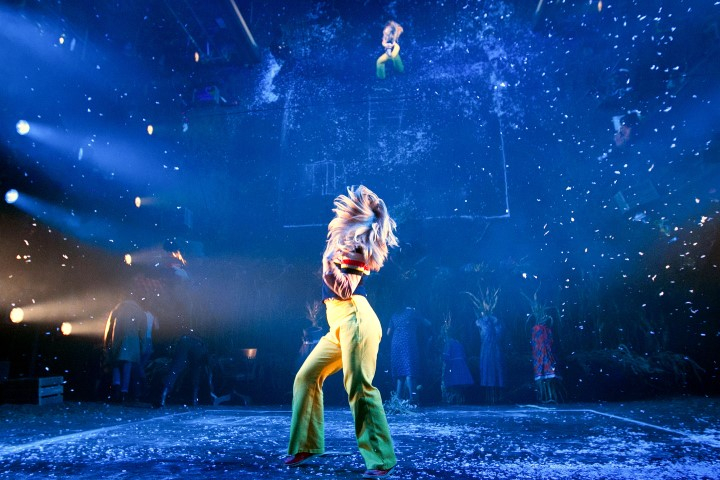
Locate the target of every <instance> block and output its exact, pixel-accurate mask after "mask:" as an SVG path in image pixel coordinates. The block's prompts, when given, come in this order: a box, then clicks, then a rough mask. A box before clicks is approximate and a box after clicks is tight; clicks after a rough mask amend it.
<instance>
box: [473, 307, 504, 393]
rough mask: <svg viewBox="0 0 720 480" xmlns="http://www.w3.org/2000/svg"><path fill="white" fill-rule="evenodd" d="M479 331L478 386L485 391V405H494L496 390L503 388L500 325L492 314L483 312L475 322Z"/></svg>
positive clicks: (501, 329)
mask: <svg viewBox="0 0 720 480" xmlns="http://www.w3.org/2000/svg"><path fill="white" fill-rule="evenodd" d="M475 325H477V327H478V328H479V330H480V386H481V387H483V388H484V389H485V400H486V401H487V403H495V402H496V401H497V399H498V389H500V388H502V387H504V386H505V382H504V378H503V356H502V344H501V339H502V331H503V328H502V323H500V320H498V318H497V317H496V316H495V315H493V314H492V311H489V312H484V313H483V315H481V316H480V318H478V319H477V320H476V321H475Z"/></svg>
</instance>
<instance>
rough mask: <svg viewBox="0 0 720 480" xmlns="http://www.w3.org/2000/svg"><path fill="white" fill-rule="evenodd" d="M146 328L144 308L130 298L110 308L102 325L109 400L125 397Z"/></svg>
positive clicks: (128, 390) (136, 367)
mask: <svg viewBox="0 0 720 480" xmlns="http://www.w3.org/2000/svg"><path fill="white" fill-rule="evenodd" d="M146 328H147V316H146V314H145V311H144V310H143V309H142V308H141V307H140V305H138V304H137V303H136V302H135V301H134V300H125V301H123V302H120V303H119V304H118V305H117V306H116V307H115V308H114V309H113V310H112V312H110V316H109V317H108V320H107V323H106V325H105V359H106V361H107V363H108V365H109V366H110V368H111V369H112V390H113V392H112V394H113V400H116V401H121V402H124V401H126V400H127V399H128V395H129V392H130V380H131V376H132V372H133V370H134V371H136V372H137V371H138V369H139V368H140V359H141V355H142V351H143V343H144V339H145V330H146ZM134 393H135V394H137V392H134Z"/></svg>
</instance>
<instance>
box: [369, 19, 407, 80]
mask: <svg viewBox="0 0 720 480" xmlns="http://www.w3.org/2000/svg"><path fill="white" fill-rule="evenodd" d="M402 33H403V28H402V27H401V26H400V25H399V24H398V23H397V22H395V21H393V20H390V21H389V22H388V23H387V24H386V25H385V28H383V37H382V46H383V48H384V49H385V52H383V54H382V55H380V57H378V59H377V62H375V67H376V69H375V70H376V73H377V77H378V78H379V79H384V78H385V62H387V61H388V60H392V63H393V67H394V68H395V70H396V71H397V72H399V73H402V72H403V71H404V70H405V66H404V65H403V63H402V59H401V58H400V44H399V43H398V38H400V35H401V34H402Z"/></svg>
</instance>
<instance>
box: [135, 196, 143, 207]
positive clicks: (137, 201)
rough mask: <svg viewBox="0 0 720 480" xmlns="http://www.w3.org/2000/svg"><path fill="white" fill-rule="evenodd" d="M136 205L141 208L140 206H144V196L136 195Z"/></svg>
mask: <svg viewBox="0 0 720 480" xmlns="http://www.w3.org/2000/svg"><path fill="white" fill-rule="evenodd" d="M135 206H136V207H137V208H140V207H141V206H142V198H140V197H135Z"/></svg>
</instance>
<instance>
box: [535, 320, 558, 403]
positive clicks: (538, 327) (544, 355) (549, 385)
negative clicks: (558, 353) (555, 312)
mask: <svg viewBox="0 0 720 480" xmlns="http://www.w3.org/2000/svg"><path fill="white" fill-rule="evenodd" d="M551 324H552V317H551V316H550V315H539V318H537V321H536V322H535V325H534V326H533V327H532V334H531V338H530V341H531V345H532V360H533V373H534V374H535V384H536V385H537V395H538V400H539V401H540V402H542V403H548V402H557V401H558V399H559V395H558V391H557V379H556V377H557V375H556V373H555V368H556V366H557V361H556V360H555V352H554V341H553V334H552V328H551Z"/></svg>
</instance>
